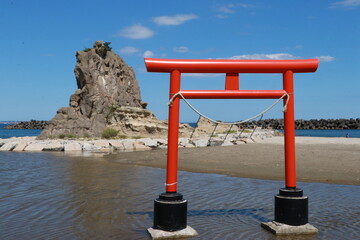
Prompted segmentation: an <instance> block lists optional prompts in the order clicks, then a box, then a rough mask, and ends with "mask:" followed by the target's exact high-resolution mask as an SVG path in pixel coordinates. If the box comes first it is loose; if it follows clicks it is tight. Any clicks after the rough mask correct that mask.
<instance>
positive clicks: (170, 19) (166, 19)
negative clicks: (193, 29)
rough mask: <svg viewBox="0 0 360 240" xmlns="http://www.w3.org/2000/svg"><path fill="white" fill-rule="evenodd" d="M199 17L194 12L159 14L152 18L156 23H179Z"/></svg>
mask: <svg viewBox="0 0 360 240" xmlns="http://www.w3.org/2000/svg"><path fill="white" fill-rule="evenodd" d="M197 18H199V17H198V16H197V15H195V14H176V15H175V16H159V17H154V18H153V19H152V20H153V21H154V22H155V23H156V24H157V25H160V26H161V25H180V24H183V23H184V22H186V21H189V20H192V19H197Z"/></svg>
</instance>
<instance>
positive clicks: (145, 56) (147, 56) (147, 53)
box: [144, 50, 155, 58]
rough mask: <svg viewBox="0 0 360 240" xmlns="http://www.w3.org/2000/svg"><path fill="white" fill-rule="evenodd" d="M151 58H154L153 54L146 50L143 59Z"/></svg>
mask: <svg viewBox="0 0 360 240" xmlns="http://www.w3.org/2000/svg"><path fill="white" fill-rule="evenodd" d="M153 56H155V54H154V53H153V52H152V51H150V50H147V51H145V52H144V58H150V57H153Z"/></svg>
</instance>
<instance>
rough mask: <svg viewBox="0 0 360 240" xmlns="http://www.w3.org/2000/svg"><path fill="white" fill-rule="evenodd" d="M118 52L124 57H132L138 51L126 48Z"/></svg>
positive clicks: (138, 50) (133, 48)
mask: <svg viewBox="0 0 360 240" xmlns="http://www.w3.org/2000/svg"><path fill="white" fill-rule="evenodd" d="M119 52H120V53H121V54H124V55H133V54H135V53H138V52H140V49H138V48H135V47H130V46H127V47H123V48H121V49H120V50H119Z"/></svg>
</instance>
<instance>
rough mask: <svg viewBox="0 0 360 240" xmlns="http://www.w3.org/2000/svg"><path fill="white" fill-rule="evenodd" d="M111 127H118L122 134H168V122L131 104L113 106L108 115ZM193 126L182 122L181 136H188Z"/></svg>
mask: <svg viewBox="0 0 360 240" xmlns="http://www.w3.org/2000/svg"><path fill="white" fill-rule="evenodd" d="M107 122H108V124H109V127H110V128H113V129H116V130H118V131H119V133H120V134H121V135H125V136H136V137H162V136H167V129H168V122H167V121H166V120H159V119H157V118H156V116H155V115H154V113H153V112H151V111H150V110H148V109H143V108H135V107H129V106H121V107H116V106H113V107H112V111H111V112H110V113H109V115H108V117H107ZM191 131H192V127H190V126H189V125H188V124H181V125H180V127H179V133H180V136H188V135H189V134H190V132H191Z"/></svg>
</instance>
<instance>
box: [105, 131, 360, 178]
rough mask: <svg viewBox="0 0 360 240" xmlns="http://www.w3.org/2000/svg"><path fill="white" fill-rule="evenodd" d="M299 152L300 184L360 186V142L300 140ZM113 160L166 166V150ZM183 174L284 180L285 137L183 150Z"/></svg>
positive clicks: (181, 152)
mask: <svg viewBox="0 0 360 240" xmlns="http://www.w3.org/2000/svg"><path fill="white" fill-rule="evenodd" d="M296 151H297V152H296V156H297V181H302V182H323V183H335V184H351V185H360V139H359V138H324V137H297V138H296ZM109 157H110V158H111V159H112V160H114V161H119V162H123V163H128V164H135V165H141V166H149V167H156V168H159V167H160V168H165V166H166V149H158V150H153V151H144V152H125V153H119V154H117V155H111V156H109ZM179 170H183V171H189V172H200V173H217V174H224V175H229V176H236V177H244V178H256V179H269V180H284V147H283V137H272V138H268V139H264V140H262V141H261V142H258V143H248V144H242V145H235V146H222V147H202V148H180V149H179ZM180 181H181V180H180Z"/></svg>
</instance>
